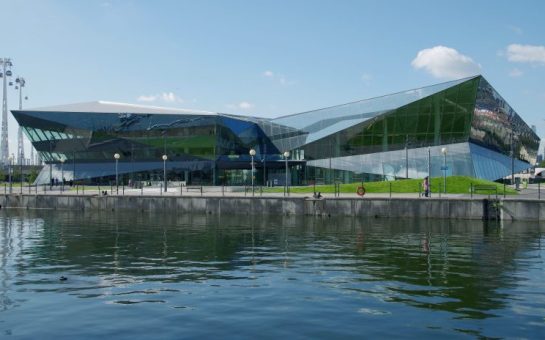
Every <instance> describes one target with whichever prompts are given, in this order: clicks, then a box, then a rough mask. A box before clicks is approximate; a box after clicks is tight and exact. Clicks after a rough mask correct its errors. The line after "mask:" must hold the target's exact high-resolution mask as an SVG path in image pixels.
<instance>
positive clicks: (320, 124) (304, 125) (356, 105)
mask: <svg viewBox="0 0 545 340" xmlns="http://www.w3.org/2000/svg"><path fill="white" fill-rule="evenodd" d="M475 77H478V76H473V77H468V78H463V79H458V80H453V81H449V82H445V83H441V84H437V85H432V86H427V87H423V88H419V89H413V90H408V91H403V92H398V93H394V94H390V95H386V96H381V97H376V98H371V99H365V100H360V101H356V102H352V103H348V104H343V105H337V106H332V107H327V108H323V109H318V110H313V111H307V112H302V113H296V114H292V115H287V116H283V117H279V118H276V119H273V120H272V121H273V122H274V123H277V124H282V125H286V126H289V127H293V128H297V129H301V130H303V131H305V132H309V133H310V135H309V138H308V140H307V142H308V141H309V140H315V139H318V138H322V137H323V136H325V135H326V134H324V133H325V131H322V130H324V129H326V128H327V134H331V133H335V132H337V131H340V129H343V128H345V127H346V124H339V123H340V122H342V121H345V120H346V121H351V124H354V123H355V122H363V121H365V120H367V119H369V118H372V117H375V116H378V115H380V114H383V113H385V112H388V111H390V110H394V109H396V108H398V107H401V106H404V105H407V104H409V103H411V102H414V101H416V100H420V99H422V98H424V97H428V96H431V95H433V94H435V93H437V92H440V91H443V90H445V89H448V88H450V87H452V86H456V85H458V84H461V83H463V82H465V81H468V80H470V79H474V78H475ZM334 125H335V126H336V128H332V127H333V126H334ZM321 131H322V132H321ZM313 134H319V135H320V136H313Z"/></svg>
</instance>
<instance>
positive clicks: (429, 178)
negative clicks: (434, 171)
mask: <svg viewBox="0 0 545 340" xmlns="http://www.w3.org/2000/svg"><path fill="white" fill-rule="evenodd" d="M428 187H429V191H430V197H431V148H430V147H429V146H428Z"/></svg>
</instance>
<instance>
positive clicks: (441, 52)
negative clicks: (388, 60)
mask: <svg viewBox="0 0 545 340" xmlns="http://www.w3.org/2000/svg"><path fill="white" fill-rule="evenodd" d="M411 65H412V66H413V67H414V68H415V69H424V70H425V71H427V72H428V73H430V74H431V75H432V76H434V77H436V78H441V79H458V78H464V77H469V76H472V75H475V74H478V73H480V71H481V66H480V65H479V64H477V63H476V62H474V61H473V59H471V58H470V57H468V56H466V55H463V54H461V53H460V52H458V51H456V50H455V49H453V48H450V47H446V46H435V47H432V48H426V49H423V50H421V51H419V52H418V54H417V55H416V58H414V60H413V61H412V62H411Z"/></svg>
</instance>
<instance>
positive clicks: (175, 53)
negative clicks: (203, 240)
mask: <svg viewBox="0 0 545 340" xmlns="http://www.w3.org/2000/svg"><path fill="white" fill-rule="evenodd" d="M0 8H2V12H4V13H5V15H3V18H2V21H0V32H3V34H2V40H1V41H2V43H1V44H0V57H11V58H12V59H13V62H14V68H13V72H14V74H15V75H21V76H23V77H25V79H26V80H27V87H26V89H25V90H26V94H27V95H28V96H29V100H28V101H27V102H25V104H24V105H25V106H26V107H41V106H49V105H59V104H68V103H76V102H84V101H93V100H109V101H116V102H127V103H137V104H145V105H155V106H168V107H181V108H193V109H201V110H209V111H217V112H228V113H238V114H248V115H257V116H263V117H276V116H280V115H285V114H290V113H296V112H301V111H307V110H311V109H316V108H321V107H326V106H331V105H337V104H342V103H346V102H350V101H354V100H358V99H365V98H369V97H374V96H379V95H384V94H389V93H393V92H397V91H401V90H406V89H411V88H415V87H421V86H426V85H431V84H435V83H439V82H442V81H447V80H451V79H455V78H461V77H464V76H467V75H470V74H475V73H481V74H483V75H484V76H485V77H486V78H487V79H488V80H489V81H490V83H491V84H492V86H494V87H495V88H496V89H497V90H498V91H499V92H500V93H501V94H502V95H503V96H504V98H505V99H506V100H507V101H508V102H509V103H510V104H511V106H512V107H513V108H514V109H515V110H516V111H517V112H518V113H519V114H520V115H521V116H522V117H523V119H525V120H526V122H527V123H528V124H535V125H536V126H537V128H538V134H539V135H540V136H543V135H544V134H545V120H544V119H545V114H544V113H545V20H543V13H545V2H543V1H517V2H513V1H498V0H496V1H363V0H361V1H341V0H336V1H327V0H320V1H302V0H300V1H299V0H292V1H249V0H247V1H236V0H229V1H196V0H193V1H128V0H127V1H123V0H119V1H115V0H102V1H101V0H99V1H91V0H87V1H68V0H66V1H46V0H41V1H38V0H35V1H25V0H18V1H15V0H12V1H6V0H0ZM10 92H11V94H10V98H9V101H10V103H9V104H10V108H16V105H17V103H16V101H17V99H16V95H15V91H10ZM9 124H10V152H14V151H15V150H16V149H15V148H14V146H15V145H16V143H15V141H16V122H15V121H14V120H13V119H12V118H11V119H10V121H9ZM27 152H28V145H27ZM27 155H28V153H27Z"/></svg>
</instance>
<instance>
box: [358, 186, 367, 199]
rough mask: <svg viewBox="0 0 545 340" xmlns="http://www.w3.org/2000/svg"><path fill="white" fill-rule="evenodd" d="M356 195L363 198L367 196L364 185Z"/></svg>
mask: <svg viewBox="0 0 545 340" xmlns="http://www.w3.org/2000/svg"><path fill="white" fill-rule="evenodd" d="M356 193H357V194H358V196H361V197H363V196H364V195H365V187H364V186H363V185H360V186H359V187H358V190H356Z"/></svg>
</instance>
